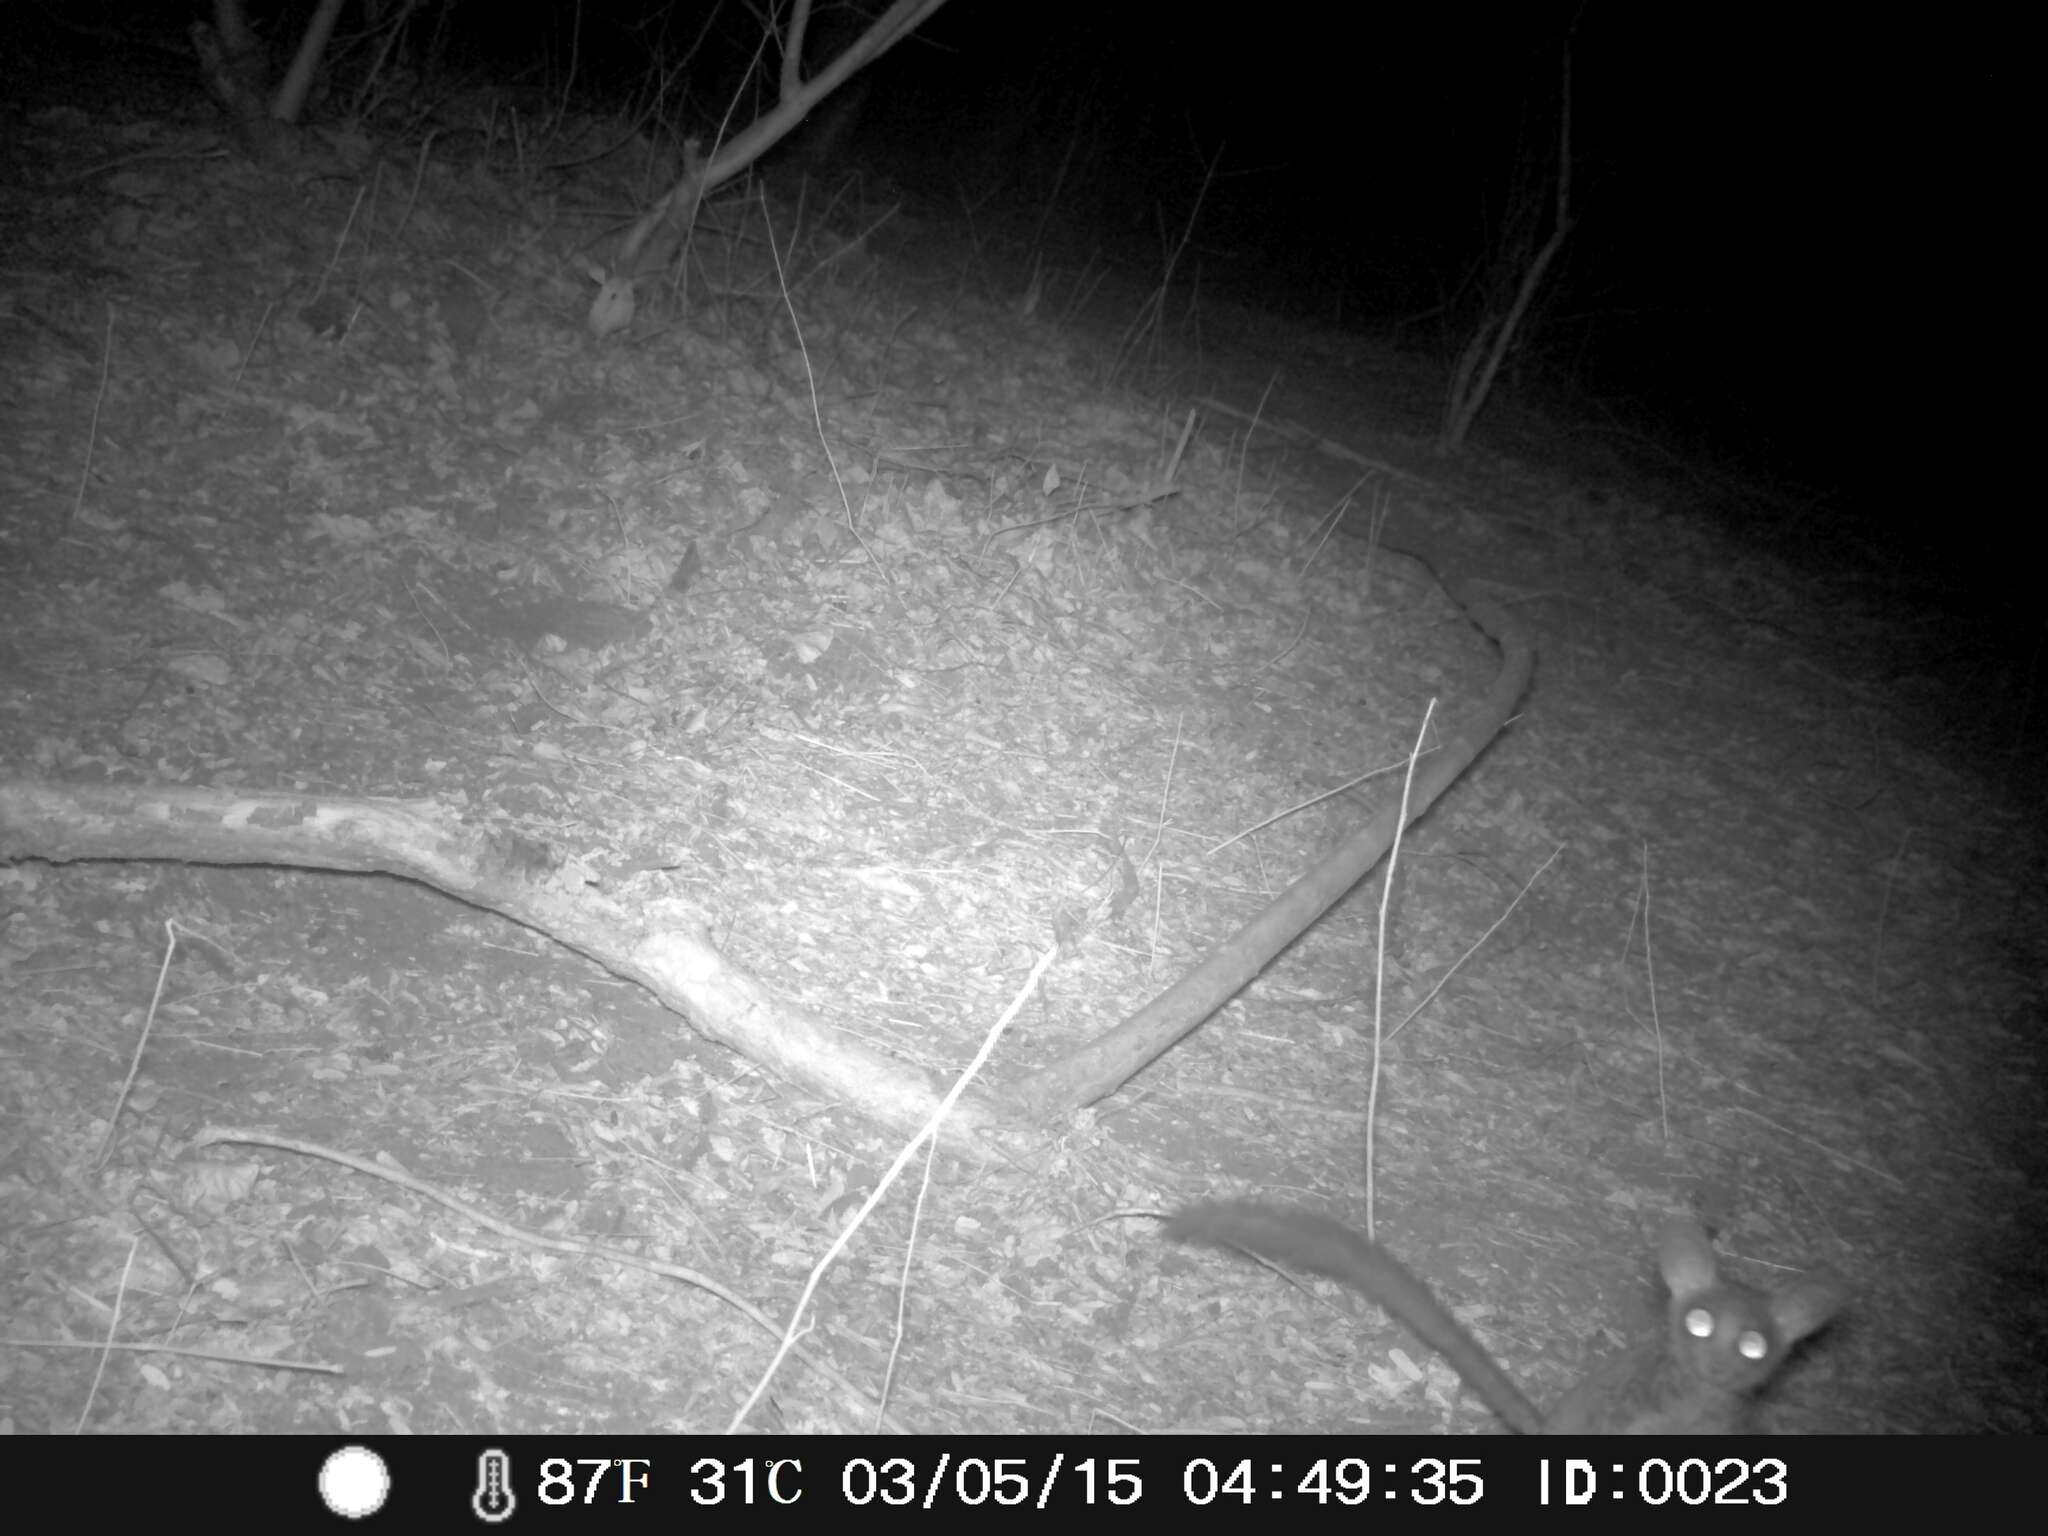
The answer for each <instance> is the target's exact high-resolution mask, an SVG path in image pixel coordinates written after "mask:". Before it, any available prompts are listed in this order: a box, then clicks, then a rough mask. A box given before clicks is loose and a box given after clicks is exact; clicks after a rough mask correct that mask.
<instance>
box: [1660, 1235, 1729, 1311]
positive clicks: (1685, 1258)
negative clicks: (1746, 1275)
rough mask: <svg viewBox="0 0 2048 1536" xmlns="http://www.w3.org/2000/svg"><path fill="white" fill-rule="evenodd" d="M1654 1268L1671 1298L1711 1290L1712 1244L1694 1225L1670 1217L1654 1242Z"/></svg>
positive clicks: (1712, 1270)
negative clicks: (1661, 1276)
mask: <svg viewBox="0 0 2048 1536" xmlns="http://www.w3.org/2000/svg"><path fill="white" fill-rule="evenodd" d="M1657 1267H1658V1268H1659V1269H1661V1270H1663V1272H1664V1283H1665V1284H1666V1285H1667V1286H1669V1287H1670V1288H1671V1294H1672V1295H1674V1296H1691V1295H1695V1294H1697V1293H1698V1292H1700V1291H1704V1290H1708V1289H1711V1288H1712V1286H1713V1284H1714V1279H1715V1275H1716V1270H1715V1266H1714V1245H1713V1244H1712V1243H1711V1242H1709V1241H1708V1239H1707V1234H1706V1233H1705V1231H1703V1230H1702V1229H1701V1227H1700V1224H1699V1223H1698V1222H1696V1221H1692V1220H1690V1219H1688V1218H1687V1217H1683V1216H1674V1217H1672V1218H1671V1219H1670V1220H1669V1221H1667V1222H1665V1223H1664V1230H1663V1232H1662V1234H1661V1235H1660V1236H1659V1237H1658V1239H1657Z"/></svg>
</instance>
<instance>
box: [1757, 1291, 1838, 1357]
mask: <svg viewBox="0 0 2048 1536" xmlns="http://www.w3.org/2000/svg"><path fill="white" fill-rule="evenodd" d="M1848 1299H1849V1293H1848V1290H1847V1288H1846V1287H1845V1286H1843V1285H1841V1284H1840V1283H1839V1282H1837V1281H1835V1280H1833V1279H1831V1278H1828V1277H1826V1276H1811V1277H1809V1278H1807V1279H1805V1280H1802V1281H1800V1282H1799V1283H1798V1284H1797V1285H1791V1286H1787V1287H1786V1288H1785V1289H1784V1290H1782V1291H1778V1292H1775V1293H1773V1295H1772V1296H1771V1321H1772V1322H1774V1323H1776V1324H1777V1325H1778V1337H1779V1338H1780V1339H1781V1340H1783V1341H1784V1344H1785V1346H1786V1347H1787V1348H1788V1349H1789V1348H1790V1347H1791V1346H1792V1345H1794V1344H1796V1343H1798V1342H1799V1341H1800V1340H1801V1339H1803V1338H1805V1337H1806V1336H1807V1335H1808V1334H1809V1333H1812V1332H1813V1331H1814V1330H1816V1329H1818V1328H1820V1327H1822V1326H1823V1325H1825V1324H1826V1323H1827V1321H1828V1319H1830V1318H1831V1317H1833V1316H1834V1315H1835V1314H1836V1313H1837V1312H1839V1311H1841V1310H1842V1306H1843V1303H1845V1302H1846V1301H1848Z"/></svg>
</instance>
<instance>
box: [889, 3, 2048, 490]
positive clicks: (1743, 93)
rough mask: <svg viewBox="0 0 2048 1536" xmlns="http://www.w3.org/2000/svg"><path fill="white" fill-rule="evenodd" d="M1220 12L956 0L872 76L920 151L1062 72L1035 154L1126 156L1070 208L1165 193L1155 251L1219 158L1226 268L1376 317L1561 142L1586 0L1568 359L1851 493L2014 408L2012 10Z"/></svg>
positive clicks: (1313, 8) (2016, 195)
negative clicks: (1565, 66) (1103, 183)
mask: <svg viewBox="0 0 2048 1536" xmlns="http://www.w3.org/2000/svg"><path fill="white" fill-rule="evenodd" d="M1489 12H1494V13H1497V17H1498V19H1490V18H1489ZM1196 14H1197V11H1196V8H1193V7H1188V6H1185V5H1162V4H1154V3H1126V4H1103V3H1100V0H1097V3H1092V4H1090V3H1075V0H1049V3H1037V4H1031V5H1005V4H998V3H993V0H952V3H951V4H950V5H949V6H948V7H947V8H946V9H945V10H943V11H941V12H940V13H939V15H938V17H937V18H935V19H934V21H933V22H932V23H931V24H930V30H929V36H928V37H927V38H925V39H923V40H922V41H915V40H914V41H912V42H911V43H908V44H906V45H904V47H903V48H902V49H901V50H900V51H899V53H898V54H897V55H895V56H892V58H891V59H889V60H887V61H885V62H884V65H883V69H884V70H885V71H886V73H885V74H884V75H882V76H880V77H878V79H877V81H876V83H875V87H874V88H875V89H876V90H877V92H881V91H883V90H885V89H886V90H887V91H889V92H890V93H892V99H894V100H895V101H896V103H897V105H898V107H899V109H902V110H906V111H908V110H913V109H912V108H911V106H910V103H912V102H917V103H921V104H922V110H921V111H920V112H917V113H916V120H917V122H918V125H919V128H920V131H921V132H922V133H923V137H924V140H925V142H941V141H951V142H958V143H963V144H964V143H967V142H970V141H971V140H972V138H973V130H974V128H975V126H976V125H986V124H989V123H991V122H993V121H995V120H998V119H1000V118H1001V117H1002V116H1003V115H1004V113H1005V110H1006V104H1007V103H1008V102H1010V101H1012V100H1014V99H1015V96H1014V93H1016V92H1018V91H1024V90H1030V89H1032V87H1031V85H1030V82H1033V81H1037V82H1041V84H1039V85H1038V86H1037V87H1036V89H1035V94H1034V95H1033V97H1032V98H1031V100H1032V101H1033V102H1034V103H1035V104H1036V105H1037V107H1038V108H1039V109H1038V110H1034V111H1030V112H1028V113H1027V115H1028V116H1029V117H1030V119H1031V122H1032V124H1033V129H1034V140H1033V143H1032V145H1031V146H1028V148H1029V149H1030V150H1032V151H1033V152H1036V153H1038V154H1040V155H1043V154H1045V153H1046V151H1047V150H1048V149H1049V148H1053V147H1057V148H1060V149H1064V147H1065V146H1064V144H1063V143H1060V142H1059V140H1060V138H1061V135H1062V129H1063V124H1064V123H1065V122H1066V121H1069V120H1071V118H1072V116H1073V115H1074V114H1075V111H1076V109H1077V108H1079V109H1082V110H1084V111H1085V112H1087V113H1091V114H1093V115H1091V116H1089V117H1088V118H1087V124H1088V127H1089V129H1090V133H1089V142H1090V144H1091V145H1095V146H1102V145H1108V146H1110V149H1111V152H1110V153H1108V154H1105V155H1104V156H1102V157H1100V158H1099V161H1098V163H1097V165H1096V166H1095V168H1096V169H1098V170H1100V169H1101V168H1102V167H1103V166H1104V165H1112V166H1114V167H1115V168H1116V171H1117V172H1118V175H1119V178H1120V180H1121V182H1122V185H1121V186H1120V187H1119V188H1118V189H1117V196H1112V197H1110V198H1108V199H1105V200H1104V201H1103V203H1098V204H1095V205H1088V204H1086V203H1084V202H1079V201H1073V202H1070V204H1069V206H1072V207H1075V208H1077V209H1087V208H1090V207H1091V206H1092V207H1094V208H1096V209H1098V210H1099V209H1101V208H1103V207H1104V206H1109V207H1114V206H1115V205H1116V204H1117V202H1118V200H1119V197H1120V198H1121V200H1122V202H1123V203H1124V204H1125V205H1126V206H1128V207H1131V208H1132V209H1134V210H1135V209H1142V208H1143V207H1144V206H1145V205H1147V204H1151V205H1154V209H1153V213H1152V218H1151V221H1150V222H1149V223H1145V222H1144V221H1142V220H1140V221H1138V222H1140V223H1141V224H1143V230H1142V232H1143V233H1144V234H1145V236H1146V238H1148V239H1150V240H1152V242H1153V244H1154V245H1155V246H1156V244H1157V240H1156V235H1154V234H1153V233H1152V231H1154V230H1156V228H1157V225H1158V222H1159V220H1160V219H1161V218H1162V217H1165V218H1168V219H1177V218H1180V217H1182V216H1184V214H1185V211H1186V209H1187V207H1188V206H1189V203H1190V201H1191V199H1192V197H1193V195H1194V193H1195V190H1196V189H1197V188H1198V187H1199V186H1200V185H1201V182H1202V175H1203V168H1204V160H1205V157H1207V156H1211V155H1216V154H1218V153H1219V152H1220V155H1221V159H1220V161H1219V163H1218V170H1217V175H1216V178H1215V181H1214V182H1213V183H1212V184H1211V187H1210V191H1209V194H1208V201H1207V202H1205V205H1204V210H1203V217H1202V222H1201V225H1200V228H1199V229H1198V232H1197V238H1196V244H1197V246H1198V247H1199V248H1201V249H1202V250H1203V251H1204V252H1205V254H1206V255H1207V256H1208V258H1209V261H1210V267H1211V276H1212V279H1213V277H1214V275H1215V274H1216V273H1220V272H1224V271H1227V270H1229V268H1228V260H1229V257H1230V256H1231V255H1232V254H1233V253H1234V254H1237V255H1240V256H1243V255H1246V254H1248V253H1255V254H1257V255H1258V257H1259V259H1258V260H1256V261H1251V262H1247V263H1246V266H1247V269H1248V270H1251V271H1256V272H1259V273H1262V274H1263V275H1264V277H1265V279H1266V284H1267V293H1266V297H1268V298H1269V299H1271V300H1272V301H1273V302H1276V303H1287V302H1289V301H1311V300H1314V301H1315V303H1309V302H1304V303H1303V307H1305V308H1316V307H1319V305H1320V303H1321V302H1322V300H1317V298H1316V294H1317V290H1318V289H1322V290H1325V292H1324V294H1323V299H1325V300H1326V299H1328V298H1329V297H1330V292H1329V291H1332V290H1334V289H1335V288H1337V287H1343V288H1344V289H1346V291H1347V302H1346V304H1345V305H1344V308H1343V313H1344V314H1345V315H1346V316H1347V317H1349V318H1351V319H1353V320H1354V321H1362V322H1367V323H1370V322H1374V321H1378V322H1385V321H1390V320H1394V319H1399V318H1401V317H1404V316H1412V315H1414V314H1417V313H1419V312H1423V311H1427V310H1429V309H1430V308H1431V307H1432V306H1433V305H1434V304H1435V303H1436V302H1437V300H1438V298H1439V297H1440V296H1441V295H1443V294H1444V293H1446V292H1447V291H1449V290H1451V289H1452V288H1453V287H1454V286H1455V285H1456V284H1457V283H1458V282H1459V281H1460V279H1461V278H1463V277H1464V276H1465V275H1466V274H1467V273H1469V272H1470V271H1471V270H1472V267H1473V264H1474V262H1475V261H1476V259H1477V258H1478V256H1479V255H1480V254H1481V253H1482V252H1483V251H1484V249H1485V248H1486V234H1487V230H1488V228H1489V223H1488V221H1489V219H1491V218H1493V217H1495V216H1497V214H1498V211H1499V207H1500V199H1501V195H1502V193H1503V191H1504V188H1505V184H1506V183H1505V178H1506V176H1507V174H1508V172H1509V171H1510V170H1511V169H1512V167H1513V165H1514V163H1515V156H1516V148H1517V145H1518V143H1534V144H1537V145H1539V146H1540V147H1545V148H1547V147H1548V143H1549V141H1550V137H1551V133H1552V131H1553V130H1551V129H1550V127H1549V126H1548V125H1549V124H1550V123H1552V122H1553V121H1554V118H1553V117H1552V116H1551V113H1552V111H1553V109H1554V103H1555V99H1556V87H1557V82H1558V78H1559V69H1558V63H1557V60H1558V58H1559V56H1560V43H1561V40H1562V38H1563V35H1564V31H1565V27H1566V24H1567V22H1568V21H1569V20H1570V19H1571V17H1572V16H1573V15H1574V14H1577V15H1578V18H1579V24H1578V31H1577V35H1576V39H1575V48H1574V84H1575V89H1574V93H1573V99H1574V113H1575V124H1574V126H1575V135H1576V140H1577V143H1576V153H1575V156H1574V162H1575V177H1576V182H1577V187H1578V189H1579V190H1580V191H1581V192H1582V194H1583V195H1582V197H1581V198H1580V199H1579V206H1580V210H1581V215H1582V218H1581V222H1580V224H1579V226H1578V229H1577V231H1576V232H1575V234H1574V236H1573V240H1572V243H1571V245H1570V246H1569V247H1568V260H1567V262H1566V265H1565V267H1564V269H1563V270H1562V272H1560V274H1559V282H1560V286H1559V288H1558V290H1557V291H1556V293H1555V296H1554V297H1555V306H1554V309H1553V311H1552V319H1551V324H1552V325H1553V326H1555V327H1557V329H1556V330H1554V331H1553V332H1552V338H1553V342H1554V344H1555V345H1554V347H1553V350H1554V351H1555V352H1556V353H1558V354H1559V355H1563V354H1565V353H1569V355H1570V358H1571V363H1570V367H1571V368H1572V369H1573V370H1574V371H1575V372H1576V373H1577V374H1578V376H1579V377H1578V382H1580V383H1581V384H1583V385H1586V386H1588V387H1591V388H1593V389H1595V390H1596V391H1598V390H1605V391H1608V392H1610V393H1611V392H1615V391H1621V392H1627V393H1633V394H1637V395H1640V396H1642V397H1643V398H1644V399H1646V400H1647V401H1649V402H1651V403H1652V404H1653V405H1655V406H1658V407H1661V408H1662V409H1663V410H1664V411H1666V412H1667V413H1669V412H1679V413H1692V414H1693V415H1695V416H1711V417H1714V418H1716V419H1715V420H1714V421H1713V422H1711V423H1701V424H1702V425H1709V426H1713V427H1716V428H1718V429H1719V431H1718V434H1716V433H1709V434H1708V435H1709V436H1715V435H1718V436H1720V437H1721V438H1723V439H1724V440H1725V439H1726V438H1728V437H1729V435H1730V434H1739V435H1740V436H1741V437H1742V438H1743V439H1744V444H1745V446H1746V447H1749V448H1752V449H1755V450H1757V451H1758V457H1761V458H1765V459H1770V460H1775V461H1778V463H1779V465H1780V467H1782V468H1784V469H1786V470H1787V471H1788V472H1791V473H1795V474H1797V475H1798V476H1799V477H1801V478H1803V479H1805V480H1807V481H1809V482H1811V483H1815V484H1820V485H1824V486H1832V487H1834V488H1838V489H1844V490H1849V489H1857V490H1861V489H1865V488H1866V487H1865V485H1864V480H1865V477H1864V474H1863V470H1864V469H1866V468H1868V467H1870V466H1869V465H1868V464H1867V463H1866V460H1867V459H1869V458H1871V457H1873V456H1875V457H1880V458H1882V459H1883V460H1885V461H1886V462H1887V463H1888V464H1891V465H1893V466H1896V464H1897V460H1898V457H1899V455H1900V453H1901V450H1902V449H1906V448H1907V441H1906V440H1905V439H1907V438H1910V439H1911V441H1912V442H1913V444H1914V445H1915V446H1917V447H1919V448H1926V447H1931V446H1933V444H1932V443H1931V442H1929V441H1927V440H1928V439H1939V438H1941V437H1943V436H1945V435H1947V434H1951V433H1966V434H1968V435H1970V436H1972V437H1982V436H1983V435H1985V434H1986V433H1987V432H2000V431H2002V430H2003V429H2002V428H2001V427H2000V426H1999V425H1998V423H1999V422H2000V421H2001V420H2003V419H2004V417H2005V416H2006V413H2008V412H2010V411H2012V410H2013V406H2011V405H2008V404H2006V403H2005V399H2006V396H2007V395H2008V393H2009V391H2010V386H2009V384H2008V383H2007V382H2006V379H2007V375H2008V374H2009V373H2010V371H2011V369H2010V365H2004V366H2002V367H2001V366H2000V365H1999V364H1998V363H1997V362H1996V361H1994V360H1995V359H1996V358H1998V356H1999V354H2000V353H2001V352H2004V351H2006V350H2007V348H2005V347H2002V346H2001V345H2000V342H1999V339H1998V338H1999V335H2000V331H2001V329H2002V328H2010V327H2011V326H2012V325H2013V321H2012V320H2011V319H2009V318H2007V316H2008V315H2009V314H2010V312H2011V311H2012V310H2013V309H2014V308H2015V305H2014V303H2013V296H2015V295H2016V294H2017V293H2018V292H2019V291H2020V290H2019V289H2018V277H2019V273H2018V261H2019V258H2018V254H2017V253H2018V249H2019V237H2018V231H2017V228H2016V225H2017V220H2018V218H2019V217H2020V214H2019V212H2018V207H2019V205H2020V204H2021V202H2022V200H2023V199H2025V198H2026V197H2027V195H2028V193H2027V189H2028V187H2029V185H2030V183H2031V180H2032V178H2025V179H2022V177H2021V176H2020V174H2019V173H2018V152H2017V148H2016V141H2017V139H2018V130H2019V95H2020V87H2019V85H2018V83H2017V67H2016V61H2018V60H2019V59H2021V58H2023V57H2024V56H2025V55H2024V54H2022V53H2021V51H2020V42H2019V39H2018V37H2017V36H2016V35H2015V34H2014V33H2013V32H2012V31H2011V30H2010V25H2009V24H2007V23H2004V22H1998V23H1997V24H1996V25H1994V24H1993V21H1992V18H1993V16H1994V15H1995V13H1991V12H1984V13H1981V14H1980V13H1977V12H1975V11H1972V10H1970V9H1967V8H1961V9H1954V10H1951V11H1948V12H1944V13H1939V14H1930V15H1928V16H1926V17H1924V18H1921V19H1919V30H1917V31H1914V32H1911V33H1908V32H1905V31H1902V30H1900V29H1898V28H1897V27H1892V28H1889V29H1887V28H1884V27H1882V26H1880V25H1878V24H1876V23H1874V22H1873V21H1872V20H1871V19H1870V18H1869V17H1868V16H1867V15H1862V14H1854V15H1852V13H1849V12H1847V11H1845V10H1844V8H1841V7H1835V6H1828V7H1804V8H1802V7H1800V6H1798V5H1796V4H1795V5H1778V6H1763V5H1747V4H1744V3H1741V0H1736V3H1731V4H1723V5H1716V6H1697V7H1683V8H1677V7H1669V6H1648V5H1638V4H1618V3H1610V0H1592V3H1589V4H1587V5H1585V6H1584V7H1583V8H1582V9H1581V8H1579V7H1574V6H1569V5H1559V4H1554V3H1553V4H1542V3H1537V4H1529V5H1519V6H1497V7H1488V6H1484V5H1481V6H1478V7H1469V6H1455V7H1454V6H1435V7H1424V6H1412V7H1402V8H1392V7H1373V6H1366V5H1350V4H1347V5H1298V4H1297V5H1269V6H1265V7H1259V6H1251V7H1241V8H1237V9H1235V10H1233V11H1232V12H1230V13H1228V16H1227V22H1228V24H1227V25H1218V24H1216V23H1214V22H1197V21H1195V20H1194V19H1193V18H1194V16H1195V15H1196ZM1213 14H1215V15H1216V16H1218V17H1219V18H1222V17H1224V14H1225V13H1221V12H1217V13H1213ZM895 93H900V95H897V94H895ZM1062 93H1064V94H1062ZM1047 104H1050V105H1051V106H1052V107H1054V108H1055V110H1051V111H1047V110H1043V107H1044V106H1045V105H1047ZM935 126H936V127H938V128H940V129H941V130H942V131H941V132H939V133H937V134H934V133H932V132H931V131H930V130H931V129H932V128H933V127H935ZM1027 158H1028V156H1027ZM1020 190H1021V189H1020ZM1328 312H1330V313H1332V314H1334V313H1336V312H1337V310H1336V306H1335V304H1334V303H1331V304H1330V307H1329V310H1328ZM1891 472H1895V468H1894V470H1893V471H1891Z"/></svg>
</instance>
